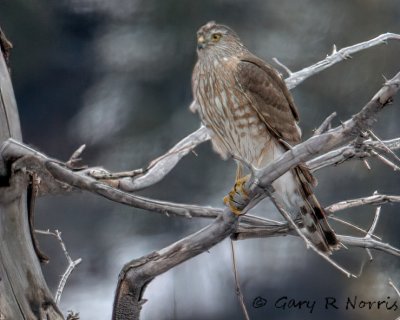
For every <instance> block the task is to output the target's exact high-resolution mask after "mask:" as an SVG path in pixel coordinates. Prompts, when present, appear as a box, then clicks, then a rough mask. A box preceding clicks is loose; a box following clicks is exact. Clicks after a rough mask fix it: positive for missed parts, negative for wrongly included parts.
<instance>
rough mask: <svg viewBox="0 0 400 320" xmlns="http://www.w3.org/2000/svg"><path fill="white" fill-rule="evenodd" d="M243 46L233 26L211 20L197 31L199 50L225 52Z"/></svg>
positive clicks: (199, 52)
mask: <svg viewBox="0 0 400 320" xmlns="http://www.w3.org/2000/svg"><path fill="white" fill-rule="evenodd" d="M238 48H243V44H242V43H241V41H240V38H239V36H238V35H237V34H236V32H235V31H233V30H232V29H231V28H229V27H227V26H224V25H222V24H217V23H215V22H214V21H210V22H208V23H207V24H205V25H204V26H202V27H201V28H200V29H199V31H197V52H198V54H199V55H200V54H201V52H207V51H212V52H224V51H227V50H228V51H231V50H232V49H238Z"/></svg>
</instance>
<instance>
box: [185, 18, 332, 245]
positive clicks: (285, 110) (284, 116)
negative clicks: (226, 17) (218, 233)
mask: <svg viewBox="0 0 400 320" xmlns="http://www.w3.org/2000/svg"><path fill="white" fill-rule="evenodd" d="M197 53H198V61H197V63H196V66H195V67H194V70H193V76H192V87H193V95H194V100H195V102H196V104H197V105H198V109H197V110H198V112H199V114H200V117H201V119H202V122H203V123H204V125H205V126H206V127H207V128H208V129H209V131H210V135H211V141H212V144H213V147H214V149H215V150H216V151H217V152H218V153H219V154H220V155H221V156H222V157H223V158H225V159H226V158H227V157H229V156H233V157H235V158H237V159H242V160H243V161H245V162H247V163H249V164H251V165H252V166H254V167H256V168H262V167H265V166H266V165H267V164H268V163H270V162H271V161H273V160H274V159H277V158H278V157H279V156H280V155H282V154H283V153H284V152H285V151H287V150H288V145H294V144H297V143H299V142H300V140H301V131H300V128H299V127H298V125H297V122H298V121H299V115H298V111H297V108H296V106H295V104H294V101H293V98H292V95H291V94H290V92H289V90H288V89H287V87H286V85H285V83H284V81H283V80H282V79H281V77H280V75H279V74H278V72H277V71H276V70H274V69H273V68H272V67H271V66H270V65H268V64H267V63H265V62H264V61H263V60H261V59H260V58H258V57H256V56H255V55H253V54H252V53H251V52H250V51H249V50H248V49H247V48H246V47H245V46H244V45H243V43H242V42H241V40H240V39H239V37H238V35H237V34H236V33H235V32H234V31H233V30H231V29H230V28H228V27H226V26H223V25H219V24H216V23H214V22H209V23H207V24H206V25H204V26H203V27H201V28H200V29H199V31H198V32H197ZM239 165H240V164H238V166H239ZM238 172H241V170H238ZM239 178H243V177H240V176H239V177H237V179H239ZM313 183H314V179H313V177H312V175H311V173H310V172H309V170H308V169H307V167H306V166H305V165H299V166H297V167H295V168H293V169H292V170H290V171H288V172H286V173H285V174H284V175H282V176H281V177H280V178H278V179H277V180H275V181H274V182H273V184H272V186H273V188H274V190H275V195H276V197H277V198H278V199H279V200H280V202H281V203H282V204H283V205H284V206H285V209H286V210H288V211H289V212H291V213H292V214H296V213H300V214H301V216H302V219H303V224H304V226H305V229H306V230H307V231H305V234H306V236H307V237H308V238H309V239H310V241H311V242H312V243H313V244H314V245H316V246H317V247H318V248H319V249H320V250H321V251H324V252H331V250H332V249H333V248H335V247H337V245H338V241H337V239H336V236H335V233H334V232H333V230H332V229H331V227H330V226H329V224H328V222H327V221H326V218H325V213H324V210H323V209H322V207H321V206H320V204H319V203H318V201H317V199H316V198H315V196H314V194H313V192H312V185H313ZM228 202H229V201H228ZM229 204H230V205H231V209H232V211H233V212H235V213H238V214H239V213H240V212H237V210H236V209H235V207H234V206H233V205H232V204H231V203H229Z"/></svg>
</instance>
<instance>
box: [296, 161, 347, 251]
mask: <svg viewBox="0 0 400 320" xmlns="http://www.w3.org/2000/svg"><path fill="white" fill-rule="evenodd" d="M293 171H294V172H293V173H294V176H295V178H296V180H297V182H298V186H299V188H298V191H299V192H300V193H301V197H302V198H303V199H304V202H303V205H302V206H301V207H300V212H301V215H302V219H303V223H304V227H305V229H306V230H307V234H306V236H307V238H308V239H309V240H310V241H311V242H312V243H313V244H314V245H315V246H316V247H317V248H318V249H319V250H321V251H323V252H326V253H331V252H332V250H335V249H337V248H338V247H339V241H338V240H337V238H336V235H335V232H334V231H333V230H332V228H331V227H330V226H329V224H328V221H327V219H326V213H325V210H324V209H323V208H322V207H321V205H320V204H319V202H318V200H317V198H316V197H315V195H314V193H313V191H312V185H313V184H314V183H315V180H314V178H313V176H312V175H311V173H310V171H309V170H308V168H307V167H306V166H304V165H300V166H298V167H296V168H294V169H293Z"/></svg>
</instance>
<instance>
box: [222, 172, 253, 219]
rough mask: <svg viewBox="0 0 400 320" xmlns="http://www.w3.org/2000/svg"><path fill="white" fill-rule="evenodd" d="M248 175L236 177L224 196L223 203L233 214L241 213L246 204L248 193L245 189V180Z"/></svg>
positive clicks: (247, 178)
mask: <svg viewBox="0 0 400 320" xmlns="http://www.w3.org/2000/svg"><path fill="white" fill-rule="evenodd" d="M249 177H250V176H249V175H247V176H245V177H242V178H240V179H237V180H236V182H235V185H234V186H233V188H232V190H231V191H229V193H228V195H226V196H225V197H224V203H225V205H227V206H228V207H229V209H230V210H231V212H233V213H234V214H235V215H238V216H240V215H242V211H243V209H244V208H245V207H246V205H247V204H248V201H247V200H248V199H249V194H248V193H247V191H246V189H245V185H246V182H247V181H248V180H249Z"/></svg>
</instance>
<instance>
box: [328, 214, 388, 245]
mask: <svg viewBox="0 0 400 320" xmlns="http://www.w3.org/2000/svg"><path fill="white" fill-rule="evenodd" d="M328 218H329V219H332V220H334V221H337V222H340V223H342V224H344V225H346V226H349V227H351V228H353V229H355V230H357V231H361V232H363V233H364V234H367V233H368V231H367V230H365V229H363V228H360V227H359V226H356V225H355V224H352V223H350V222H348V221H346V220H343V219H340V218H338V217H336V216H334V215H329V216H328ZM371 236H372V237H374V238H376V239H378V240H382V239H381V238H380V237H378V236H376V235H374V234H373V235H371Z"/></svg>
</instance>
